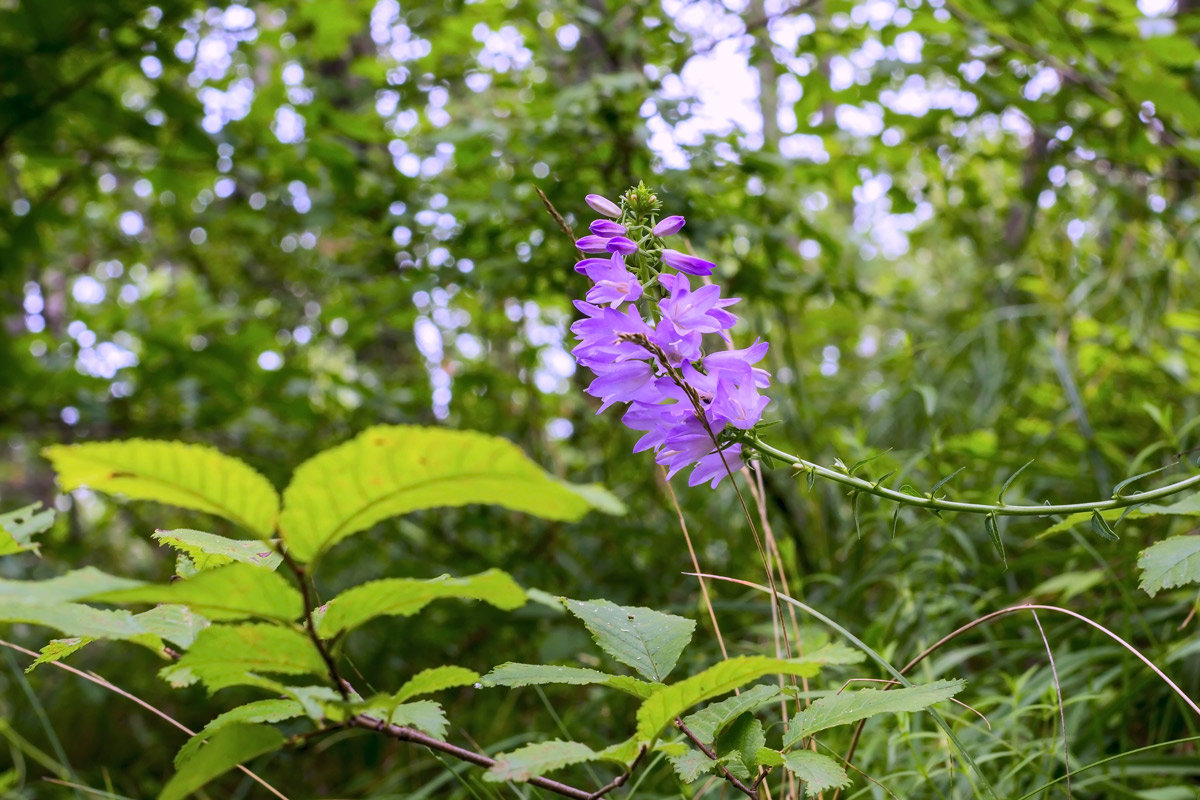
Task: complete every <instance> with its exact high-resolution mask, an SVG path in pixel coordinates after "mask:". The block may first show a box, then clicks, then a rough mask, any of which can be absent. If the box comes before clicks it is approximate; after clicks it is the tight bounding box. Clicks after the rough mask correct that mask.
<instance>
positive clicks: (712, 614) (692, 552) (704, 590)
mask: <svg viewBox="0 0 1200 800" xmlns="http://www.w3.org/2000/svg"><path fill="white" fill-rule="evenodd" d="M661 469H662V474H663V484H664V485H665V486H666V487H667V494H668V495H670V497H671V505H672V506H673V507H674V508H675V514H676V515H677V516H678V517H679V529H680V530H681V531H683V540H684V541H685V542H687V549H688V555H689V556H691V557H692V567H693V568H694V569H695V570H696V572H703V570H702V569H700V561H699V559H697V558H696V548H695V547H693V546H692V537H691V535H690V534H689V533H688V527H687V521H686V520H684V518H683V509H682V508H680V507H679V498H678V497H676V496H675V489H674V488H673V487H672V486H671V482H670V481H669V480H667V469H666V467H662V468H661ZM697 580H698V581H699V582H700V595H701V596H702V597H703V598H704V607H705V608H706V609H708V618H709V620H711V621H712V626H713V632H714V633H715V634H716V635H717V644H719V645H720V646H721V658H722V659H725V660H728V659H729V651H728V650H727V649H726V648H725V637H724V636H722V635H721V625H720V623H718V622H717V612H716V610H715V609H713V604H712V598H711V597H710V596H709V594H708V584H707V583H705V582H704V579H703V578H697Z"/></svg>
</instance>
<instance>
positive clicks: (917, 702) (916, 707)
mask: <svg viewBox="0 0 1200 800" xmlns="http://www.w3.org/2000/svg"><path fill="white" fill-rule="evenodd" d="M965 685H966V684H965V683H964V682H963V681H961V680H943V681H934V682H933V683H927V684H923V685H920V686H906V687H903V688H899V689H887V690H883V689H858V690H856V691H852V692H843V693H841V694H836V695H831V696H829V697H822V698H820V699H818V700H814V701H813V703H812V705H810V706H809V707H808V708H806V709H804V710H803V711H801V712H800V713H799V714H797V715H796V716H794V717H792V721H791V723H790V727H789V728H788V732H787V735H786V736H784V739H783V746H784V749H787V748H789V747H795V746H796V745H797V744H798V743H799V742H800V741H801V740H802V739H805V738H807V737H809V736H812V735H813V734H814V733H817V732H818V731H823V730H825V729H826V728H832V727H834V726H836V725H846V724H849V723H851V722H858V721H859V720H860V719H866V718H868V717H873V716H875V715H876V714H899V713H901V712H905V711H922V710H924V709H926V708H928V707H929V706H931V705H933V704H934V703H940V702H941V701H943V700H948V699H949V698H951V697H953V696H954V695H956V694H958V693H959V692H960V691H962V688H963V686H965Z"/></svg>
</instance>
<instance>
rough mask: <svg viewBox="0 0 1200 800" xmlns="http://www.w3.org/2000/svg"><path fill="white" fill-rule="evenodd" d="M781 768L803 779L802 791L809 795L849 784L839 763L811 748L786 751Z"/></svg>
mask: <svg viewBox="0 0 1200 800" xmlns="http://www.w3.org/2000/svg"><path fill="white" fill-rule="evenodd" d="M783 768H784V769H786V770H787V771H788V772H790V773H792V774H793V775H795V776H796V777H797V778H799V779H800V780H802V781H804V793H805V794H806V795H807V796H809V797H815V796H816V795H818V794H820V793H821V792H824V791H827V790H829V789H844V788H845V787H847V786H849V785H850V777H849V776H848V775H847V774H846V769H845V768H844V767H843V766H842V765H841V764H839V763H838V762H836V761H834V760H833V759H832V758H830V757H829V756H826V755H821V754H820V753H814V752H813V751H812V750H797V751H795V752H793V753H788V754H787V755H786V756H784V759H783Z"/></svg>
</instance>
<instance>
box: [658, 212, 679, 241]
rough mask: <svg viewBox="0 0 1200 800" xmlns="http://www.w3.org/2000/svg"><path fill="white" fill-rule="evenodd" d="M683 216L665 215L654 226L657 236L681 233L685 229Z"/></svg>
mask: <svg viewBox="0 0 1200 800" xmlns="http://www.w3.org/2000/svg"><path fill="white" fill-rule="evenodd" d="M683 222H684V220H683V217H681V216H679V215H678V214H675V215H674V216H671V217H664V218H663V219H662V220H660V221H659V223H658V224H657V225H655V226H654V235H655V236H670V235H671V234H673V233H679V231H680V230H682V229H683Z"/></svg>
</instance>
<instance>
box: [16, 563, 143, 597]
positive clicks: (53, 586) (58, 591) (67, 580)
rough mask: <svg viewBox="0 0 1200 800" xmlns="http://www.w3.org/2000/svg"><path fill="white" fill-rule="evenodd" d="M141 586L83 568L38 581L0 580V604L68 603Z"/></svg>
mask: <svg viewBox="0 0 1200 800" xmlns="http://www.w3.org/2000/svg"><path fill="white" fill-rule="evenodd" d="M141 585H142V582H141V581H135V580H130V579H129V578H121V577H118V576H116V575H109V574H108V573H106V572H101V571H100V570H98V569H96V568H95V567H84V568H83V569H76V570H71V571H70V572H68V573H66V574H65V575H59V576H57V577H54V578H47V579H46V580H42V581H10V580H0V603H2V602H4V601H5V600H18V601H23V602H26V603H70V602H74V601H76V600H83V599H86V598H88V597H91V596H92V595H96V594H100V593H101V592H111V591H116V590H118V589H129V588H132V587H135V586H141Z"/></svg>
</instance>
